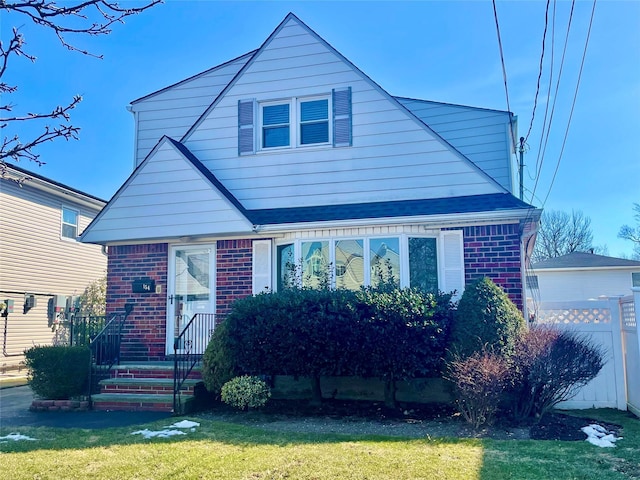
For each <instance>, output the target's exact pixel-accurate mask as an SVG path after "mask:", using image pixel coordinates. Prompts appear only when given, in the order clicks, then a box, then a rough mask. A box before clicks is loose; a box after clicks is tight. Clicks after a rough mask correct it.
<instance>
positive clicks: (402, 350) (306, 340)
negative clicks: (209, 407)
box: [204, 287, 451, 404]
mask: <svg viewBox="0 0 640 480" xmlns="http://www.w3.org/2000/svg"><path fill="white" fill-rule="evenodd" d="M450 300H451V295H444V294H439V295H434V294H426V293H423V292H420V291H418V290H415V289H399V288H397V287H396V288H386V287H385V288H382V289H366V290H363V291H361V292H352V291H349V290H327V289H320V290H313V289H308V288H299V289H286V290H283V291H280V292H275V293H265V294H260V295H256V296H252V297H247V298H244V299H241V300H237V301H236V302H235V303H234V305H233V308H232V311H231V312H230V313H229V315H228V316H227V318H226V319H225V321H224V323H223V325H224V328H218V330H217V331H216V332H215V333H214V335H213V338H212V341H211V342H210V343H209V346H208V347H207V351H206V352H205V356H204V380H205V385H206V386H207V388H208V389H209V390H210V391H214V392H216V393H217V392H218V391H219V389H220V388H221V386H222V385H223V384H224V383H225V382H226V381H228V380H229V379H230V378H232V377H234V376H237V375H292V376H297V377H308V378H310V380H311V390H312V402H313V403H316V404H317V403H320V402H321V400H322V392H321V390H320V377H321V376H370V377H379V378H383V379H384V380H386V381H387V383H388V385H389V386H390V389H389V393H390V398H391V400H392V401H393V400H394V398H395V397H394V393H395V389H394V388H393V386H394V385H395V383H394V382H395V381H397V380H403V379H407V378H412V377H415V376H418V375H422V376H425V375H431V374H434V373H438V372H439V371H440V367H441V361H442V357H443V355H444V352H445V348H446V345H447V338H446V337H447V334H448V331H449V324H450V319H451V302H450Z"/></svg>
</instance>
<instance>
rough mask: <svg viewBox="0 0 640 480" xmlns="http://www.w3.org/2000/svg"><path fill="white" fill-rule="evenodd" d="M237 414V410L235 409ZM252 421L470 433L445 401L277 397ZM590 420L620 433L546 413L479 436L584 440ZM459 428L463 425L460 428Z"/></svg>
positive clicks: (502, 424) (223, 407) (216, 409)
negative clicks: (426, 426) (423, 426)
mask: <svg viewBox="0 0 640 480" xmlns="http://www.w3.org/2000/svg"><path fill="white" fill-rule="evenodd" d="M212 411H213V412H217V413H223V412H224V413H229V414H230V413H232V412H234V411H233V409H231V408H230V407H228V406H226V405H224V404H221V403H216V405H215V406H214V408H213V410H212ZM236 413H238V412H236ZM249 415H250V416H252V417H253V420H258V418H257V417H260V420H261V421H264V422H269V421H276V420H278V421H280V420H282V419H283V418H286V419H289V420H292V421H295V420H296V419H300V420H302V419H305V418H306V419H331V420H334V421H335V420H340V421H343V422H345V423H353V422H358V421H368V422H374V423H375V422H382V423H386V424H388V423H390V422H391V423H393V422H398V423H420V422H437V423H438V424H440V425H445V424H447V423H450V424H452V425H453V426H456V427H457V429H454V428H452V429H451V431H452V432H455V431H463V432H469V434H470V435H471V436H473V432H472V430H471V428H470V427H468V428H466V426H467V424H466V423H465V422H464V420H463V419H462V418H461V416H460V414H459V413H458V412H457V411H456V410H455V408H453V407H452V406H450V405H445V404H417V403H400V404H399V405H398V407H397V408H395V409H390V408H387V407H386V406H385V405H384V403H382V402H370V401H354V400H336V399H325V400H324V401H323V403H322V405H321V406H311V405H309V402H308V401H307V400H277V399H271V400H270V401H269V402H268V403H267V405H266V406H265V407H264V408H263V409H261V410H260V412H249ZM592 423H597V424H599V425H602V426H603V427H605V428H607V429H608V430H610V431H613V432H614V433H616V434H619V433H620V432H621V427H620V426H619V425H612V424H607V423H603V422H602V421H599V420H593V419H589V418H582V417H577V416H573V415H566V414H563V413H555V412H554V413H551V414H548V415H545V416H544V417H543V418H542V419H540V421H539V422H535V421H531V422H530V423H529V425H524V426H522V425H520V426H516V425H513V424H509V423H508V422H506V421H500V420H498V421H497V422H496V424H495V425H494V426H491V427H483V430H482V432H479V433H481V434H480V435H478V436H489V437H493V438H503V437H501V436H500V435H492V431H491V430H492V429H493V430H495V431H505V430H512V429H514V428H516V427H520V429H522V427H524V428H525V429H526V427H529V435H528V436H529V438H531V439H535V440H562V441H584V440H585V439H586V435H585V433H584V432H582V431H581V430H580V429H581V428H582V427H585V426H587V425H590V424H592ZM460 427H463V428H462V429H461V428H460Z"/></svg>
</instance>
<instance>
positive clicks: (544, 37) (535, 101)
mask: <svg viewBox="0 0 640 480" xmlns="http://www.w3.org/2000/svg"><path fill="white" fill-rule="evenodd" d="M549 3H550V0H547V7H546V9H545V12H544V31H543V32H542V49H541V52H540V67H539V69H538V82H537V84H536V95H535V97H534V99H533V110H532V112H531V122H530V123H529V130H528V131H527V134H526V135H525V136H524V141H525V142H526V141H527V140H528V139H529V135H531V129H532V128H533V120H534V119H535V118H536V107H537V106H538V95H539V93H540V80H541V79H542V71H543V67H544V46H545V43H546V41H547V27H548V26H549ZM494 4H495V2H494ZM554 12H555V2H554ZM552 71H553V70H552Z"/></svg>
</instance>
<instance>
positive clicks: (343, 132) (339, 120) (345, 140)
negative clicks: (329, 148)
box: [333, 87, 352, 147]
mask: <svg viewBox="0 0 640 480" xmlns="http://www.w3.org/2000/svg"><path fill="white" fill-rule="evenodd" d="M351 143H352V134H351V87H347V88H343V89H334V90H333V146H334V147H349V146H351Z"/></svg>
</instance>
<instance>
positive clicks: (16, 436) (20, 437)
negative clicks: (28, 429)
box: [0, 433, 36, 443]
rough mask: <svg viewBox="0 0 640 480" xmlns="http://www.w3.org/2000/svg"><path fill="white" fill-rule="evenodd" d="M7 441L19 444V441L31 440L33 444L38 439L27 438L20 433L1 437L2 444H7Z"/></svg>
mask: <svg viewBox="0 0 640 480" xmlns="http://www.w3.org/2000/svg"><path fill="white" fill-rule="evenodd" d="M7 440H13V441H14V442H17V441H19V440H29V441H32V442H33V441H35V440H36V439H35V438H31V437H27V436H26V435H20V434H19V433H10V434H9V435H6V436H4V437H0V443H7Z"/></svg>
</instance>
